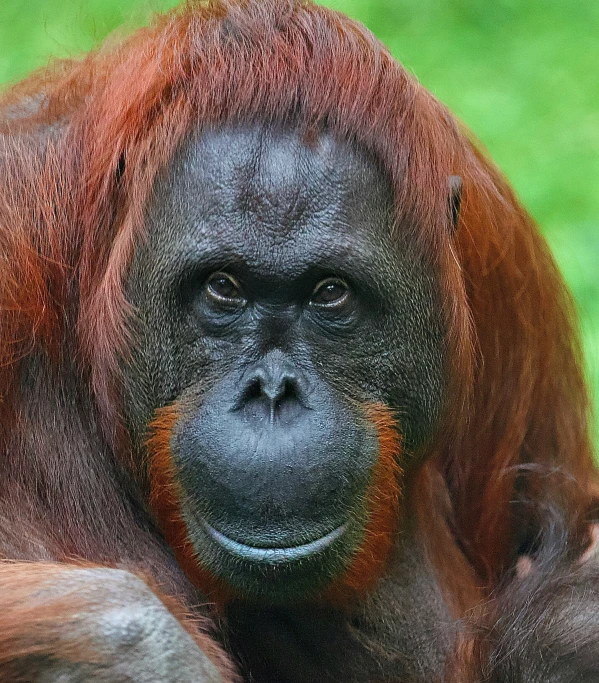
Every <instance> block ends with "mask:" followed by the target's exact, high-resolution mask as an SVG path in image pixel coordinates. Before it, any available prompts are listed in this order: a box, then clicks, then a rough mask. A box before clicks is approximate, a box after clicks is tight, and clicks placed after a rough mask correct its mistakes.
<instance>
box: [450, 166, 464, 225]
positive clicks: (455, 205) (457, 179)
mask: <svg viewBox="0 0 599 683" xmlns="http://www.w3.org/2000/svg"><path fill="white" fill-rule="evenodd" d="M448 184H449V215H450V216H451V221H452V223H451V224H452V227H453V231H454V232H455V231H456V230H457V228H458V220H459V218H460V204H461V201H462V178H461V176H459V175H450V176H449V181H448Z"/></svg>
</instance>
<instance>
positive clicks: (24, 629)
mask: <svg viewBox="0 0 599 683" xmlns="http://www.w3.org/2000/svg"><path fill="white" fill-rule="evenodd" d="M200 627H201V624H199V623H198V622H197V620H196V621H190V620H189V619H187V618H186V617H185V615H184V614H183V611H182V610H181V609H180V608H179V607H178V605H177V604H176V602H175V601H173V600H172V599H170V598H169V599H163V598H162V597H160V596H159V595H158V594H157V593H156V592H154V591H153V590H152V589H151V588H150V587H149V586H148V585H147V584H146V583H145V582H144V581H143V580H142V579H140V578H139V577H137V576H135V575H134V574H132V573H130V572H127V571H123V570H118V569H108V568H104V567H78V566H74V565H61V564H52V563H24V562H15V563H12V562H4V563H1V564H0V678H1V679H2V680H10V681H14V682H15V683H17V682H20V681H22V682H25V681H26V682H27V683H34V682H35V683H59V682H60V683H80V682H81V683H83V682H84V681H90V682H97V683H100V682H101V683H117V682H119V681H131V682H135V683H192V682H193V683H221V682H222V683H224V682H225V681H233V680H234V678H233V676H232V674H231V671H230V667H229V666H228V664H227V662H226V660H225V657H224V656H223V655H222V654H221V652H220V650H219V648H218V646H217V645H216V644H215V643H214V642H213V641H212V640H211V638H210V637H209V636H208V635H206V634H205V633H203V632H202V630H201V628H200Z"/></svg>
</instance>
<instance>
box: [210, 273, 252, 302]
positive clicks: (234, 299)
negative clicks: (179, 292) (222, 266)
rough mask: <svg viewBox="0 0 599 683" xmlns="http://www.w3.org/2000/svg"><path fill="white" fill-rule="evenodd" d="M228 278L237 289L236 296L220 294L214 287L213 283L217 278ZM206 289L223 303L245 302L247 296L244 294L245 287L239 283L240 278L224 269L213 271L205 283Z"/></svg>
mask: <svg viewBox="0 0 599 683" xmlns="http://www.w3.org/2000/svg"><path fill="white" fill-rule="evenodd" d="M219 279H222V280H228V281H229V282H230V283H231V284H232V285H233V287H234V288H235V289H236V290H237V295H236V296H224V295H222V294H220V293H219V292H218V291H217V290H216V289H215V288H214V287H212V286H211V285H212V283H213V282H215V281H216V280H219ZM204 291H206V292H207V293H208V294H209V296H211V297H212V298H213V299H215V300H217V301H220V302H223V303H227V302H230V303H233V302H245V301H246V298H245V296H244V294H243V289H242V287H241V284H240V283H239V280H237V278H236V277H234V276H233V275H231V274H230V273H226V272H224V271H217V272H215V273H211V274H210V275H209V276H208V278H207V280H206V282H205V283H204Z"/></svg>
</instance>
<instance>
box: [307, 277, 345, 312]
mask: <svg viewBox="0 0 599 683" xmlns="http://www.w3.org/2000/svg"><path fill="white" fill-rule="evenodd" d="M349 298H350V290H349V287H348V285H347V283H346V282H344V281H343V280H342V279H341V278H338V277H328V278H326V279H325V280H321V281H320V282H319V283H318V284H317V285H316V287H315V288H314V291H313V292H312V296H311V297H310V304H311V305H312V306H317V307H318V308H321V309H327V310H334V309H338V308H341V307H342V306H344V305H345V304H346V303H348V301H349Z"/></svg>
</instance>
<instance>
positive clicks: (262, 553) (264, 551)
mask: <svg viewBox="0 0 599 683" xmlns="http://www.w3.org/2000/svg"><path fill="white" fill-rule="evenodd" d="M203 526H204V529H205V530H206V532H207V534H208V536H210V538H211V539H212V540H213V541H214V542H215V543H217V544H218V545H219V546H220V547H221V548H222V549H223V550H226V551H227V553H229V554H230V555H232V556H234V557H236V558H238V559H240V560H244V561H246V562H252V563H260V564H262V565H267V566H276V565H283V564H288V563H290V562H295V561H298V560H303V559H306V558H308V557H312V556H313V555H318V554H319V553H321V552H322V551H323V550H325V549H326V548H328V547H329V546H330V545H332V544H333V543H334V542H335V541H336V540H337V539H339V538H340V537H341V536H342V535H343V534H344V532H345V530H346V527H347V524H341V526H338V527H337V528H336V529H333V531H330V532H329V533H328V534H325V535H324V536H321V537H319V538H317V539H315V540H314V541H310V542H309V543H303V544H301V545H294V546H288V547H284V548H272V547H268V548H265V547H263V548H260V547H256V546H251V545H246V544H245V543H240V542H239V541H234V540H233V539H232V538H229V537H228V536H225V534H223V533H221V532H220V531H218V530H217V529H215V528H214V527H213V526H211V525H210V524H208V522H206V521H203Z"/></svg>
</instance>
